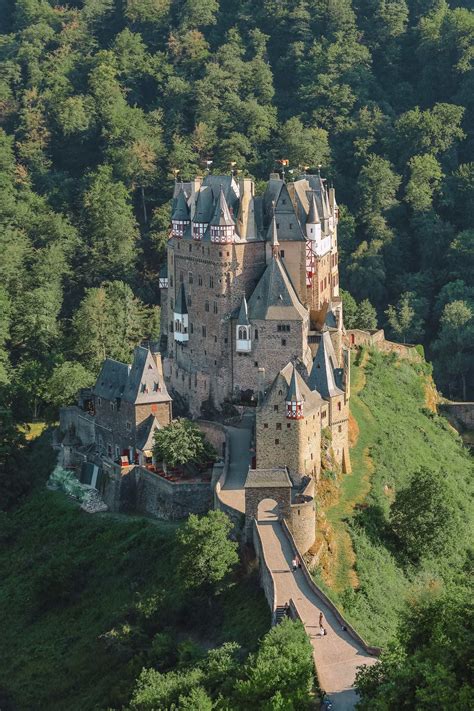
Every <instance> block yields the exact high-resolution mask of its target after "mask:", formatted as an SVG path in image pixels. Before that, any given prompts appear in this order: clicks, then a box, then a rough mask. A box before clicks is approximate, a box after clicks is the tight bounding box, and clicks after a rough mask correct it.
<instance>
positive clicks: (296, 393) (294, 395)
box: [286, 365, 303, 402]
mask: <svg viewBox="0 0 474 711" xmlns="http://www.w3.org/2000/svg"><path fill="white" fill-rule="evenodd" d="M298 375H299V373H298V371H297V370H296V368H295V366H294V365H293V373H292V374H291V380H290V384H289V386H288V392H287V394H286V401H287V402H302V401H303V395H302V394H301V389H300V384H299V382H298V380H299V378H298ZM300 378H301V375H300Z"/></svg>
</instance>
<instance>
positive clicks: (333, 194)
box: [329, 188, 336, 214]
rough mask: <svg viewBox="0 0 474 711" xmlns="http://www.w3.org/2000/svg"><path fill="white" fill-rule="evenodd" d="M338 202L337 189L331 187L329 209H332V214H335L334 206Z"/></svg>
mask: <svg viewBox="0 0 474 711" xmlns="http://www.w3.org/2000/svg"><path fill="white" fill-rule="evenodd" d="M335 204H336V191H335V190H334V188H329V209H330V210H331V214H334V207H335Z"/></svg>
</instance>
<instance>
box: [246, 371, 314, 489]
mask: <svg viewBox="0 0 474 711" xmlns="http://www.w3.org/2000/svg"><path fill="white" fill-rule="evenodd" d="M287 388H288V386H287V384H286V381H285V380H284V378H283V377H282V378H281V388H278V385H277V387H276V388H275V389H274V390H273V392H272V394H271V396H270V397H268V398H267V400H266V401H265V405H264V406H262V407H259V408H258V409H257V431H256V432H257V434H256V440H257V467H258V468H259V469H271V468H273V467H284V466H286V467H288V471H289V473H290V476H291V479H292V481H293V482H294V483H295V484H299V483H300V481H301V478H302V476H305V475H312V476H315V477H316V478H318V477H319V472H320V464H321V419H320V417H321V416H320V411H319V410H315V411H314V412H311V413H309V414H308V415H307V416H305V418H304V419H302V420H290V419H288V418H287V417H286V404H285V396H286V391H287ZM275 408H277V409H275Z"/></svg>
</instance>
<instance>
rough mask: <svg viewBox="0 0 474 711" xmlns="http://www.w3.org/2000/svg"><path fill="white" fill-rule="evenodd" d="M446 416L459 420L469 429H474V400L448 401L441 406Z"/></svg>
mask: <svg viewBox="0 0 474 711" xmlns="http://www.w3.org/2000/svg"><path fill="white" fill-rule="evenodd" d="M439 409H440V411H441V413H442V414H443V415H446V417H449V418H452V419H454V420H457V421H458V422H460V423H461V425H462V427H465V428H466V429H467V430H474V402H447V403H443V404H442V405H440V407H439Z"/></svg>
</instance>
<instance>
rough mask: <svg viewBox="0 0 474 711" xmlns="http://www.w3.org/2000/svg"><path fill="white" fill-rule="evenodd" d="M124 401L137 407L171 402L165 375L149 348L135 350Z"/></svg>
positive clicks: (140, 347) (139, 347)
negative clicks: (152, 403)
mask: <svg viewBox="0 0 474 711" xmlns="http://www.w3.org/2000/svg"><path fill="white" fill-rule="evenodd" d="M123 399H124V400H126V401H127V402H131V403H133V404H135V405H140V404H147V403H151V402H167V401H169V400H171V398H170V396H169V394H168V390H167V389H166V385H165V381H164V378H163V373H162V372H161V370H160V369H159V368H158V366H157V364H156V362H155V359H154V357H153V355H152V353H151V351H149V350H148V348H143V347H142V346H137V347H136V348H135V351H134V353H133V363H132V366H131V368H130V371H129V373H128V379H127V385H126V387H125V390H124V393H123Z"/></svg>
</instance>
